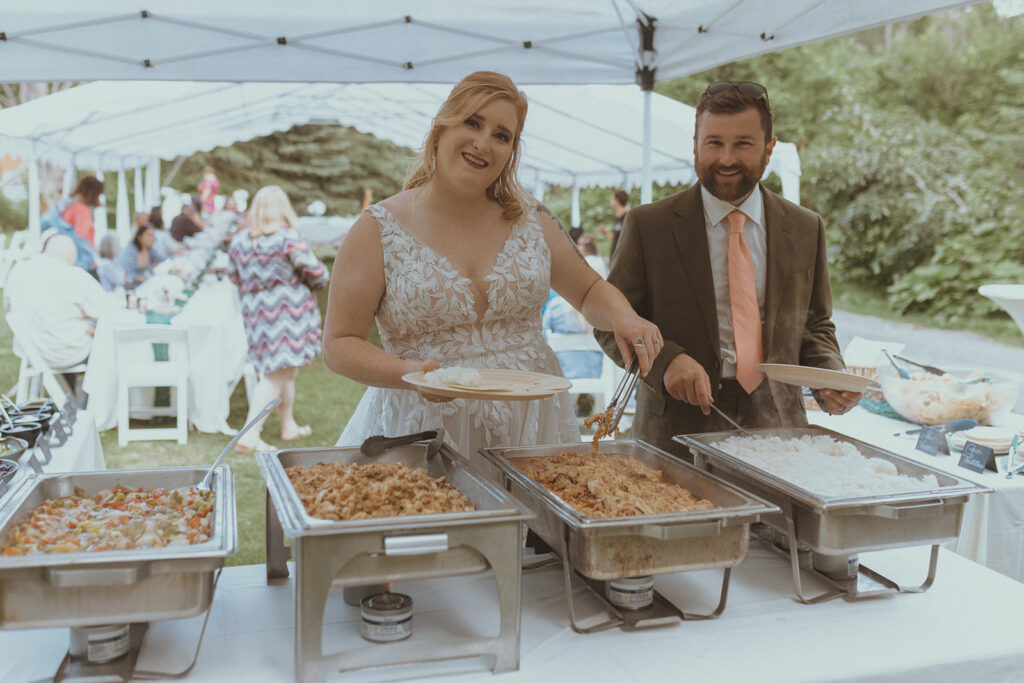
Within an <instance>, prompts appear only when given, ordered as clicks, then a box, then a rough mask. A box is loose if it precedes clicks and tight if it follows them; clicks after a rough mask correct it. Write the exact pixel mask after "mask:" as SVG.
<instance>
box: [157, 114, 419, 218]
mask: <svg viewBox="0 0 1024 683" xmlns="http://www.w3.org/2000/svg"><path fill="white" fill-rule="evenodd" d="M412 157H413V152H412V151H411V150H409V149H407V148H405V147H400V146H398V145H395V144H393V143H391V142H388V141H385V140H379V139H377V138H376V137H374V136H372V135H369V134H366V133H360V132H359V131H357V130H355V129H354V128H347V127H343V126H336V125H321V124H308V125H302V126H294V127H292V128H291V129H289V130H287V131H283V132H278V133H273V134H271V135H267V136H264V137H259V138H254V139H252V140H249V141H246V142H238V143H235V144H233V145H231V146H230V147H217V148H214V149H213V150H210V151H209V152H197V153H196V154H193V155H192V156H190V157H188V158H187V159H186V160H185V161H184V162H183V163H182V164H181V168H180V170H179V171H178V172H177V173H176V174H175V176H174V178H173V179H171V182H170V185H171V186H172V187H174V188H175V189H177V190H179V191H182V192H189V193H192V192H195V188H196V185H197V184H198V183H199V179H200V178H201V177H202V173H203V168H204V167H206V166H210V167H212V168H213V169H214V171H215V172H216V174H217V177H218V178H219V179H220V183H221V193H222V194H224V193H230V192H232V191H234V190H236V189H246V190H248V191H249V194H250V196H252V195H253V194H255V193H256V191H257V190H258V189H260V188H261V187H263V186H265V185H280V186H281V188H282V189H283V190H284V191H285V193H286V194H287V195H288V198H289V199H290V200H291V202H292V204H294V205H295V208H296V209H297V211H298V212H299V213H300V214H301V213H303V209H304V208H305V207H306V205H307V204H309V203H310V202H312V201H313V200H316V199H319V200H321V201H323V202H324V203H325V204H326V205H327V213H328V214H337V215H349V214H354V213H358V212H359V210H360V209H361V208H362V200H363V191H364V188H371V189H372V190H373V194H374V196H375V197H377V198H378V199H382V198H384V197H388V196H390V195H392V194H394V193H395V192H398V190H400V189H401V185H402V181H403V180H404V178H405V172H406V167H407V166H408V165H409V163H410V161H411V160H412Z"/></svg>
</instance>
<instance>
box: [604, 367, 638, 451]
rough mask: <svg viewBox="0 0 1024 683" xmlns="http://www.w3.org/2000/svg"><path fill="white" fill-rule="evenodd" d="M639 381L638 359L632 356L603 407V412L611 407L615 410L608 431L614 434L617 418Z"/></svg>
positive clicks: (617, 424)
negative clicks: (624, 372) (605, 406)
mask: <svg viewBox="0 0 1024 683" xmlns="http://www.w3.org/2000/svg"><path fill="white" fill-rule="evenodd" d="M639 381H640V360H639V359H638V358H637V357H636V355H634V356H633V360H631V361H629V365H627V366H626V374H624V375H623V376H622V379H621V380H619V385H618V386H617V387H615V393H614V394H612V400H611V401H610V402H609V403H608V407H607V408H605V412H608V411H609V410H611V409H612V408H614V409H615V412H614V413H613V414H612V421H611V422H609V423H608V433H609V434H615V430H616V429H618V427H619V420H621V419H622V413H623V412H625V410H626V406H627V405H628V404H629V400H630V399H631V398H633V394H634V392H636V385H637V383H638V382H639Z"/></svg>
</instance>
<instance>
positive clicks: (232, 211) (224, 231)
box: [211, 195, 241, 239]
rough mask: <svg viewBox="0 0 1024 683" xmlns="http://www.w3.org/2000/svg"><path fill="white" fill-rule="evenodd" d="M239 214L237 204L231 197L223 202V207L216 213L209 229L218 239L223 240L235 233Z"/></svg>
mask: <svg viewBox="0 0 1024 683" xmlns="http://www.w3.org/2000/svg"><path fill="white" fill-rule="evenodd" d="M240 219H241V214H240V213H239V212H238V202H236V201H235V198H234V197H232V196H231V195H228V196H227V198H226V199H225V200H224V206H223V207H221V210H220V211H218V212H217V213H216V214H215V215H214V217H213V220H212V222H211V229H212V230H213V231H214V232H215V234H216V235H217V236H218V238H219V239H225V238H227V237H228V236H230V235H233V234H234V233H235V230H236V228H237V226H238V222H239V220H240Z"/></svg>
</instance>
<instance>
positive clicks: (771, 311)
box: [761, 186, 794, 357]
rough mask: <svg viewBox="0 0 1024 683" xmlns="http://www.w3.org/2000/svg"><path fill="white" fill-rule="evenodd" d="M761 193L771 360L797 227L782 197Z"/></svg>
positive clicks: (766, 328)
mask: <svg viewBox="0 0 1024 683" xmlns="http://www.w3.org/2000/svg"><path fill="white" fill-rule="evenodd" d="M761 192H762V194H763V196H764V219H765V220H764V223H765V231H766V232H767V234H768V272H767V282H766V285H765V295H764V300H765V317H764V332H765V340H764V349H765V354H766V357H767V352H768V350H769V349H771V348H772V338H773V337H774V334H775V325H776V322H777V321H778V317H779V306H780V304H781V302H782V294H783V289H784V288H785V286H786V281H787V280H788V279H789V273H790V269H791V261H790V257H791V256H792V255H793V254H794V251H793V249H794V245H793V240H794V226H793V222H792V221H791V220H789V218H787V216H786V213H787V212H786V208H785V206H784V205H783V204H782V202H780V201H779V199H778V197H777V196H775V195H774V194H772V193H771V192H769V191H768V190H766V189H765V188H764V187H763V186H762V187H761Z"/></svg>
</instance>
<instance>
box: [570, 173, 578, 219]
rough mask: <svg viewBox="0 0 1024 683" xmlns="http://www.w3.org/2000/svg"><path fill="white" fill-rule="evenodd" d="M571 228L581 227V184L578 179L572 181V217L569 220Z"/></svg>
mask: <svg viewBox="0 0 1024 683" xmlns="http://www.w3.org/2000/svg"><path fill="white" fill-rule="evenodd" d="M569 224H570V225H569V227H570V228H578V227H579V226H580V184H579V182H577V180H576V177H575V176H573V179H572V217H571V218H570V219H569Z"/></svg>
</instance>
